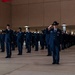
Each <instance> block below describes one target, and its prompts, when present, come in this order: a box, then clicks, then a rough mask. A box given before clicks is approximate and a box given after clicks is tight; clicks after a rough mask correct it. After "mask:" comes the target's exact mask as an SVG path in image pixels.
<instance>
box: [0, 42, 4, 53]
mask: <svg viewBox="0 0 75 75" xmlns="http://www.w3.org/2000/svg"><path fill="white" fill-rule="evenodd" d="M1 49H2V52H4V51H5V43H4V41H2V42H1Z"/></svg>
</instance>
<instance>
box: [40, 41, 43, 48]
mask: <svg viewBox="0 0 75 75" xmlns="http://www.w3.org/2000/svg"><path fill="white" fill-rule="evenodd" d="M40 45H41V49H44V42H43V41H40Z"/></svg>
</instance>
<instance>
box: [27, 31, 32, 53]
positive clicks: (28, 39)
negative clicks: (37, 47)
mask: <svg viewBox="0 0 75 75" xmlns="http://www.w3.org/2000/svg"><path fill="white" fill-rule="evenodd" d="M31 41H32V33H31V32H26V48H27V53H31Z"/></svg>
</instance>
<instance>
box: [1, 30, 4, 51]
mask: <svg viewBox="0 0 75 75" xmlns="http://www.w3.org/2000/svg"><path fill="white" fill-rule="evenodd" d="M4 51H5V32H4V31H3V30H2V33H1V52H4Z"/></svg>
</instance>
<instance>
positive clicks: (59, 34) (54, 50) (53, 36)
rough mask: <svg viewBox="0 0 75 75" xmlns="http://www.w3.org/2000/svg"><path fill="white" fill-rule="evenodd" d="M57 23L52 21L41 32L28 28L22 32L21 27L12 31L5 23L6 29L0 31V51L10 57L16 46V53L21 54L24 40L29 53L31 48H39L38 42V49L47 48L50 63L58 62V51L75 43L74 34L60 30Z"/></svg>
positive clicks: (36, 49)
mask: <svg viewBox="0 0 75 75" xmlns="http://www.w3.org/2000/svg"><path fill="white" fill-rule="evenodd" d="M58 25H59V23H58V22H56V21H54V22H53V24H52V25H50V26H49V27H48V28H45V29H44V30H41V33H38V31H37V30H36V32H35V33H34V32H33V33H32V32H31V31H30V28H28V31H27V32H23V31H22V28H21V27H19V28H18V31H17V32H16V31H13V30H12V29H11V28H10V25H9V24H7V27H6V30H2V32H0V48H1V52H5V50H6V54H7V55H6V57H5V58H11V55H12V50H15V48H16V47H17V48H18V55H22V53H23V46H24V45H23V44H24V42H25V47H26V49H27V53H31V51H32V50H31V49H32V48H34V49H35V51H38V50H39V43H38V42H40V49H41V50H44V48H46V49H47V50H48V54H47V56H52V57H53V63H52V64H59V60H60V54H59V51H60V50H64V49H66V48H69V47H71V46H73V45H75V35H71V34H67V33H66V32H63V31H61V30H60V29H59V28H58ZM5 45H6V46H5Z"/></svg>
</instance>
